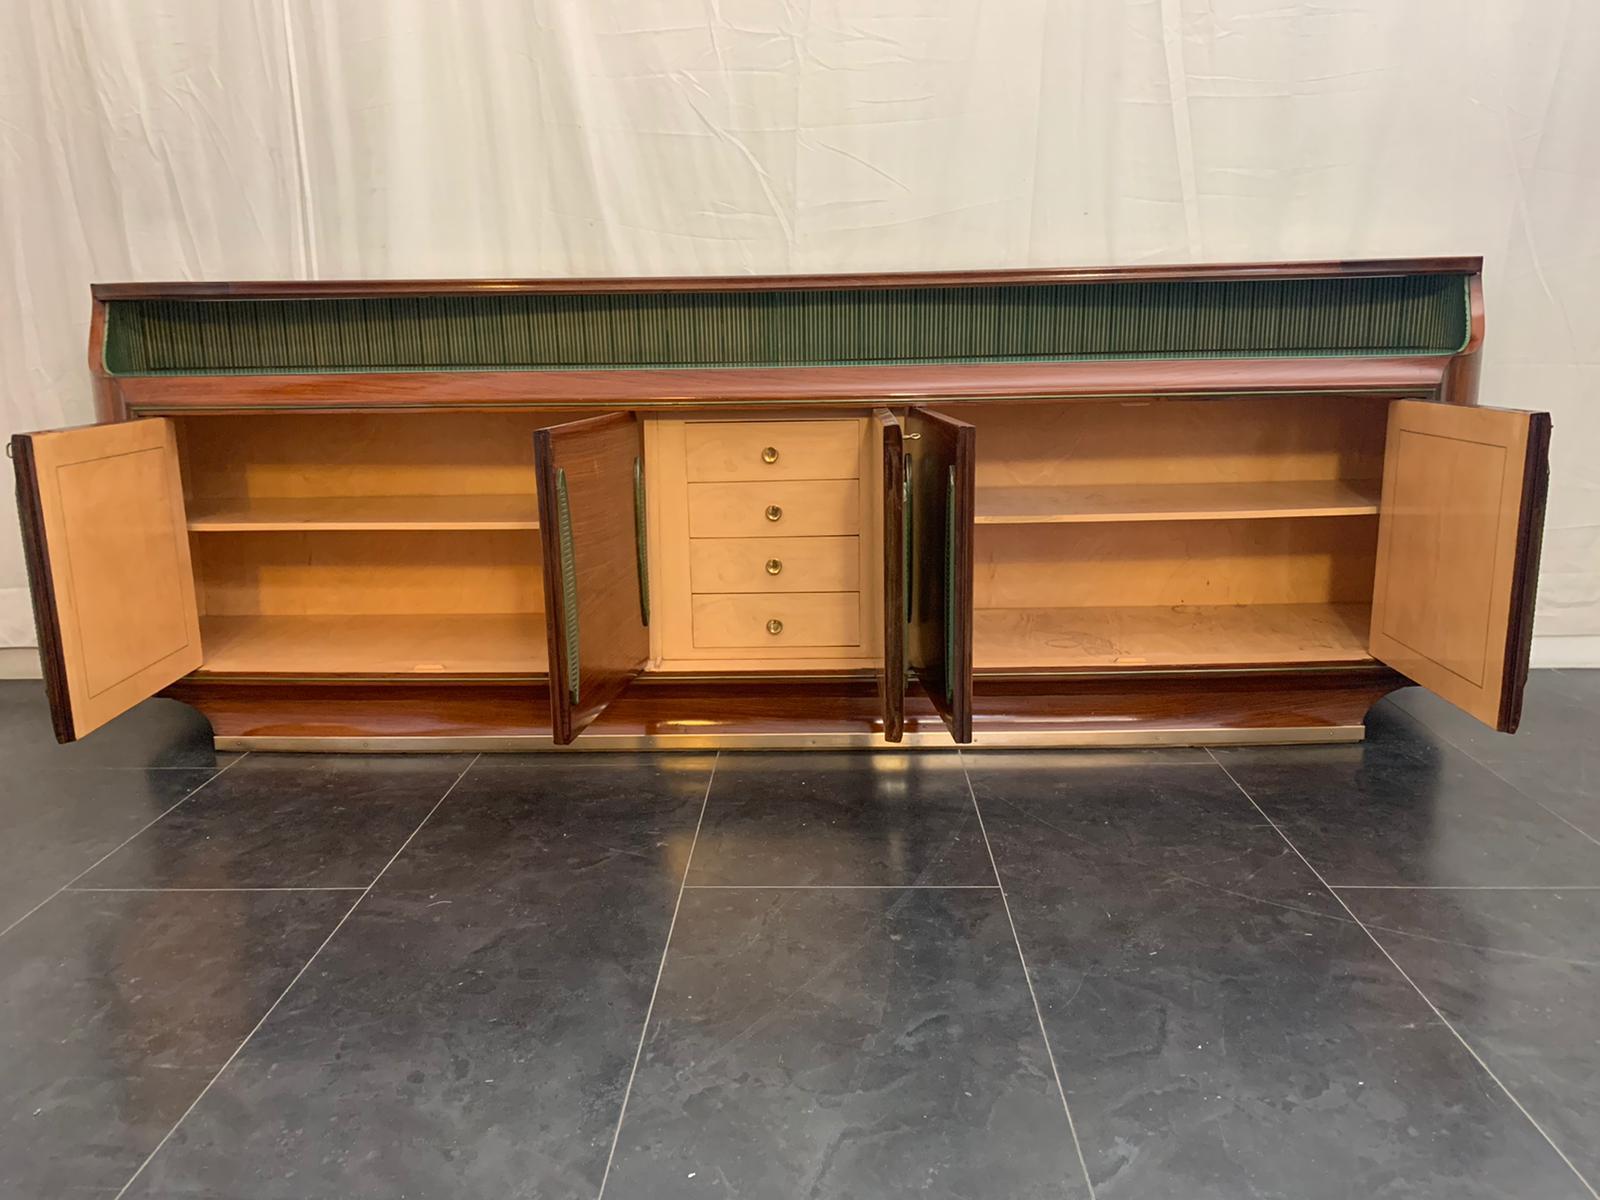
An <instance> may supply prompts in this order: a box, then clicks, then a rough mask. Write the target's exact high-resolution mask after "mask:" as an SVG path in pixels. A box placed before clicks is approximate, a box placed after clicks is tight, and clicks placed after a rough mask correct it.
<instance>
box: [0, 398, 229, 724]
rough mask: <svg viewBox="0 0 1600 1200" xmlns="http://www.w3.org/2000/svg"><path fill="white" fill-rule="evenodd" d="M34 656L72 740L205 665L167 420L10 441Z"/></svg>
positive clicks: (26, 436) (180, 490)
mask: <svg viewBox="0 0 1600 1200" xmlns="http://www.w3.org/2000/svg"><path fill="white" fill-rule="evenodd" d="M11 457H12V460H13V465H14V467H15V469H16V476H17V512H18V515H19V516H20V518H21V523H22V548H23V555H24V557H25V559H26V560H27V564H28V583H29V585H30V587H31V589H32V591H33V617H34V622H35V624H36V625H37V626H38V631H39V658H40V662H41V664H42V666H43V668H44V681H45V691H46V692H47V694H48V695H49V697H50V713H51V716H52V718H53V720H54V724H55V732H56V738H57V740H58V741H62V742H70V741H74V740H75V739H77V738H80V737H82V736H83V735H84V734H86V733H88V732H89V731H90V730H92V729H97V728H99V727H100V726H101V725H104V724H105V723H106V722H107V721H109V720H111V718H112V717H115V716H117V715H118V714H120V713H123V712H126V711H127V710H128V709H130V708H132V707H133V706H134V705H135V704H138V703H139V701H141V700H144V699H147V698H149V697H150V696H153V695H155V694H156V693H157V692H159V691H160V690H161V689H162V688H164V687H166V686H167V685H168V684H170V683H173V682H175V681H177V680H178V679H181V678H182V677H183V676H185V675H187V674H188V673H189V672H190V671H193V670H194V669H195V668H196V667H198V666H199V665H200V658H201V655H200V618H199V614H198V611H197V609H196V606H195V590H194V570H193V568H192V567H191V565H190V562H189V531H188V522H187V518H186V517H185V515H184V507H183V482H182V479H181V478H180V475H179V471H178V448H177V441H176V437H175V435H174V432H173V427H172V422H171V421H165V420H144V421H126V422H122V423H120V424H114V425H86V426H84V427H82V428H80V429H57V430H52V431H50V432H48V433H19V434H17V435H16V436H15V437H13V438H12V439H11Z"/></svg>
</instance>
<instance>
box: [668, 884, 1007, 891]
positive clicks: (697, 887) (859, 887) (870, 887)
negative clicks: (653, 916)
mask: <svg viewBox="0 0 1600 1200" xmlns="http://www.w3.org/2000/svg"><path fill="white" fill-rule="evenodd" d="M684 888H685V890H687V891H691V892H995V891H999V890H1000V886H999V884H994V883H689V884H685V885H684Z"/></svg>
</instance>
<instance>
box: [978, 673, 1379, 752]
mask: <svg viewBox="0 0 1600 1200" xmlns="http://www.w3.org/2000/svg"><path fill="white" fill-rule="evenodd" d="M1409 682H1410V681H1409V680H1408V679H1406V678H1405V676H1403V675H1401V674H1400V673H1399V672H1397V671H1392V670H1390V669H1389V668H1388V667H1383V666H1374V667H1341V668H1333V669H1325V670H1304V671H1194V672H1184V673H1178V674H1159V675H1158V674H1153V673H1144V674H1141V673H1139V672H1129V673H1126V674H1119V675H1092V676H1091V675H1086V676H1083V677H1081V678H1079V679H1075V680H1066V679H1056V680H1047V679H1022V678H1008V679H994V678H987V677H984V676H979V677H978V679H977V680H976V681H975V683H974V691H975V694H974V697H973V706H974V709H975V713H974V716H973V727H974V731H975V733H976V734H977V735H978V736H979V738H980V739H981V738H982V736H983V734H985V733H989V732H994V731H997V730H1009V729H1014V728H1018V727H1021V728H1027V729H1041V730H1047V729H1048V730H1081V731H1094V732H1104V733H1115V732H1118V731H1123V730H1132V729H1146V730H1149V729H1165V730H1187V731H1191V732H1195V733H1197V734H1199V733H1208V732H1210V733H1215V732H1218V731H1223V730H1230V729H1238V730H1246V729H1297V728H1304V729H1318V728H1327V727H1330V726H1341V725H1343V726H1349V725H1359V724H1361V721H1362V718H1363V717H1364V716H1365V715H1366V712H1367V710H1368V709H1369V708H1371V707H1372V706H1373V705H1374V704H1376V703H1377V702H1378V701H1379V700H1381V699H1383V697H1384V696H1386V695H1388V694H1389V693H1390V692H1392V691H1394V690H1395V689H1396V688H1401V687H1405V686H1407V685H1408V684H1409Z"/></svg>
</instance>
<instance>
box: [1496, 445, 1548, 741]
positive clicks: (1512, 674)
mask: <svg viewBox="0 0 1600 1200" xmlns="http://www.w3.org/2000/svg"><path fill="white" fill-rule="evenodd" d="M1550 428H1551V425H1550V414H1549V413H1531V414H1529V422H1528V456H1527V459H1526V461H1525V463H1524V465H1523V471H1522V511H1521V514H1520V516H1519V517H1518V520H1517V558H1516V562H1517V574H1516V577H1515V578H1514V579H1513V580H1512V582H1511V626H1510V629H1509V631H1508V632H1507V635H1506V668H1505V685H1504V688H1503V691H1502V693H1501V697H1500V719H1499V721H1498V722H1497V723H1496V725H1495V728H1497V729H1499V730H1500V732H1501V733H1515V732H1516V731H1517V726H1518V725H1520V724H1521V723H1522V694H1523V692H1524V691H1526V690H1527V687H1528V665H1529V661H1530V659H1531V657H1532V649H1533V609H1534V603H1535V601H1536V600H1537V598H1538V592H1539V554H1540V550H1541V549H1542V548H1543V545H1544V512H1545V504H1546V501H1547V500H1548V498H1549V494H1550Z"/></svg>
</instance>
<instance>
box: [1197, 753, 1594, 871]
mask: <svg viewBox="0 0 1600 1200" xmlns="http://www.w3.org/2000/svg"><path fill="white" fill-rule="evenodd" d="M1223 770H1227V768H1226V767H1224V768H1223ZM1230 778H1231V776H1230ZM1234 786H1235V787H1238V784H1237V783H1236V784H1234ZM1241 790H1242V789H1241ZM1323 886H1325V887H1328V888H1331V889H1332V890H1333V891H1336V892H1600V883H1415V884H1413V883H1327V882H1326V881H1324V884H1323Z"/></svg>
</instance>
